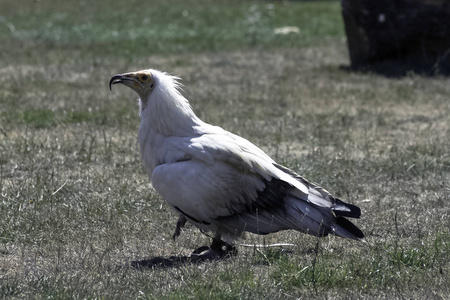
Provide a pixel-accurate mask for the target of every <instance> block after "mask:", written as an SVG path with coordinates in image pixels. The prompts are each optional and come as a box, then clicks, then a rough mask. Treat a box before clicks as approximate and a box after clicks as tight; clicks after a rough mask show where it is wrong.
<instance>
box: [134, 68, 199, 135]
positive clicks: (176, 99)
mask: <svg viewBox="0 0 450 300" xmlns="http://www.w3.org/2000/svg"><path fill="white" fill-rule="evenodd" d="M152 74H154V78H155V86H156V87H155V89H154V90H153V91H152V92H151V93H150V95H149V96H148V98H147V99H141V100H140V101H139V106H140V117H141V127H146V128H147V129H148V130H149V131H150V132H154V133H159V134H161V135H164V136H192V135H193V133H195V128H196V127H198V126H200V125H201V124H202V123H203V122H202V121H201V120H200V119H199V118H198V117H197V116H196V115H195V113H194V111H193V110H192V107H191V106H190V104H189V102H188V100H187V99H186V98H185V97H183V95H181V93H180V91H179V88H180V84H179V83H178V81H177V77H173V76H170V75H168V74H165V73H161V72H157V71H153V72H152ZM147 132H148V131H147Z"/></svg>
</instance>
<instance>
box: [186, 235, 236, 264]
mask: <svg viewBox="0 0 450 300" xmlns="http://www.w3.org/2000/svg"><path fill="white" fill-rule="evenodd" d="M236 254H237V249H236V247H235V246H233V245H230V244H228V243H226V242H224V241H222V240H217V239H214V240H213V243H212V244H211V246H209V247H208V246H202V247H200V248H198V249H196V250H194V252H192V254H191V260H193V261H196V262H198V261H212V260H219V259H224V258H229V257H231V256H234V255H236Z"/></svg>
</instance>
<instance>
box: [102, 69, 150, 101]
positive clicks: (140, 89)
mask: <svg viewBox="0 0 450 300" xmlns="http://www.w3.org/2000/svg"><path fill="white" fill-rule="evenodd" d="M155 79H156V78H155V76H154V75H153V74H152V72H151V70H142V71H137V72H130V73H124V74H117V75H114V76H113V77H112V78H111V80H110V81H109V89H111V86H112V85H113V84H117V83H121V84H123V85H126V86H127V87H129V88H130V89H132V90H133V91H135V92H136V93H137V94H138V95H139V97H140V98H141V99H142V100H145V99H147V98H148V97H149V96H150V93H151V92H152V91H153V89H154V88H155V85H156V82H155Z"/></svg>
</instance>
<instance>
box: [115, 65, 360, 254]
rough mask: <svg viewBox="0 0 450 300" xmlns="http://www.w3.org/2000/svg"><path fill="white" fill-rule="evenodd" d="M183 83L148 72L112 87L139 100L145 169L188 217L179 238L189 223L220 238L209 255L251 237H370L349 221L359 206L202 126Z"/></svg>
mask: <svg viewBox="0 0 450 300" xmlns="http://www.w3.org/2000/svg"><path fill="white" fill-rule="evenodd" d="M178 80H179V78H177V77H174V76H171V75H168V74H167V73H163V72H160V71H157V70H151V69H149V70H143V71H138V72H132V73H125V74H120V75H115V76H113V77H112V78H111V81H110V87H111V84H116V83H121V84H124V85H126V86H128V87H130V88H131V89H133V90H134V91H135V92H136V93H137V94H138V95H139V104H140V117H141V123H140V129H139V137H138V139H139V145H140V150H141V154H142V160H143V165H144V168H145V170H146V171H147V173H148V174H149V176H150V178H151V180H152V183H153V187H154V188H155V189H156V191H157V192H158V193H159V194H160V195H161V196H162V197H163V198H164V199H165V200H166V201H167V202H168V203H169V204H170V205H171V206H172V207H173V208H174V209H175V210H176V211H177V212H178V213H179V214H180V216H181V217H180V220H179V222H178V223H177V231H176V233H175V235H178V234H179V229H180V227H181V226H183V225H184V222H185V220H188V221H189V222H191V223H193V224H195V225H196V226H197V227H199V228H200V229H202V230H207V231H212V232H214V233H215V238H214V242H213V245H212V246H211V248H208V249H209V251H210V252H209V253H208V255H210V254H211V252H214V253H215V254H214V255H216V254H217V253H219V252H220V254H219V255H222V254H224V253H227V251H229V250H230V249H232V247H231V246H230V245H229V244H227V243H232V242H233V241H234V239H235V238H237V237H239V236H240V235H241V234H242V232H244V231H248V232H253V233H257V234H267V233H272V232H277V231H279V230H285V229H295V230H298V231H301V232H305V233H308V234H311V235H315V236H325V235H328V234H330V233H331V234H335V235H338V236H342V237H346V238H350V239H355V240H359V239H362V238H363V233H362V232H361V231H360V230H359V229H358V228H357V227H356V226H355V225H353V224H352V223H351V222H350V221H348V220H347V219H345V218H344V217H354V218H359V217H360V209H359V208H358V207H356V206H354V205H351V204H347V203H344V202H342V201H340V200H339V199H337V198H334V197H333V196H332V195H331V194H330V193H328V192H327V191H326V190H324V189H323V188H321V187H319V186H317V185H315V184H313V183H310V182H308V181H307V180H306V179H304V178H303V177H301V176H299V175H298V174H296V173H294V172H293V171H291V170H289V169H287V168H285V167H283V166H280V165H278V164H277V163H276V162H275V161H273V160H272V159H271V158H270V157H269V156H268V155H267V154H265V153H264V152H263V151H262V150H261V149H259V148H258V147H257V146H255V145H254V144H252V143H251V142H249V141H248V140H246V139H244V138H242V137H239V136H237V135H234V134H232V133H230V132H228V131H225V130H224V129H222V128H220V127H217V126H212V125H210V124H207V123H205V122H203V121H202V120H200V119H199V118H198V117H197V116H196V115H195V113H194V112H193V110H192V108H191V106H190V105H189V102H188V101H187V100H186V98H184V97H183V96H182V95H181V93H180V90H179V87H180V84H179V83H178ZM222 239H223V240H225V241H226V242H227V243H225V242H223V241H222ZM223 245H225V246H226V247H225V248H223ZM224 251H225V252H224ZM197 253H198V252H197ZM204 255H206V254H204ZM216 257H217V255H216Z"/></svg>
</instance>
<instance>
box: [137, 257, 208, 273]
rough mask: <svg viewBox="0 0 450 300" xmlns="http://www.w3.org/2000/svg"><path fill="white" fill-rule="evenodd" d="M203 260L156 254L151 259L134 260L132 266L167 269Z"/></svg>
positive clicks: (142, 268)
mask: <svg viewBox="0 0 450 300" xmlns="http://www.w3.org/2000/svg"><path fill="white" fill-rule="evenodd" d="M202 262H203V261H200V260H195V259H192V258H191V257H190V256H170V257H168V258H166V257H162V256H156V257H153V258H149V259H144V260H135V261H132V262H131V263H130V267H131V268H133V269H137V270H144V269H166V268H174V267H178V266H182V265H186V264H199V263H202Z"/></svg>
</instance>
